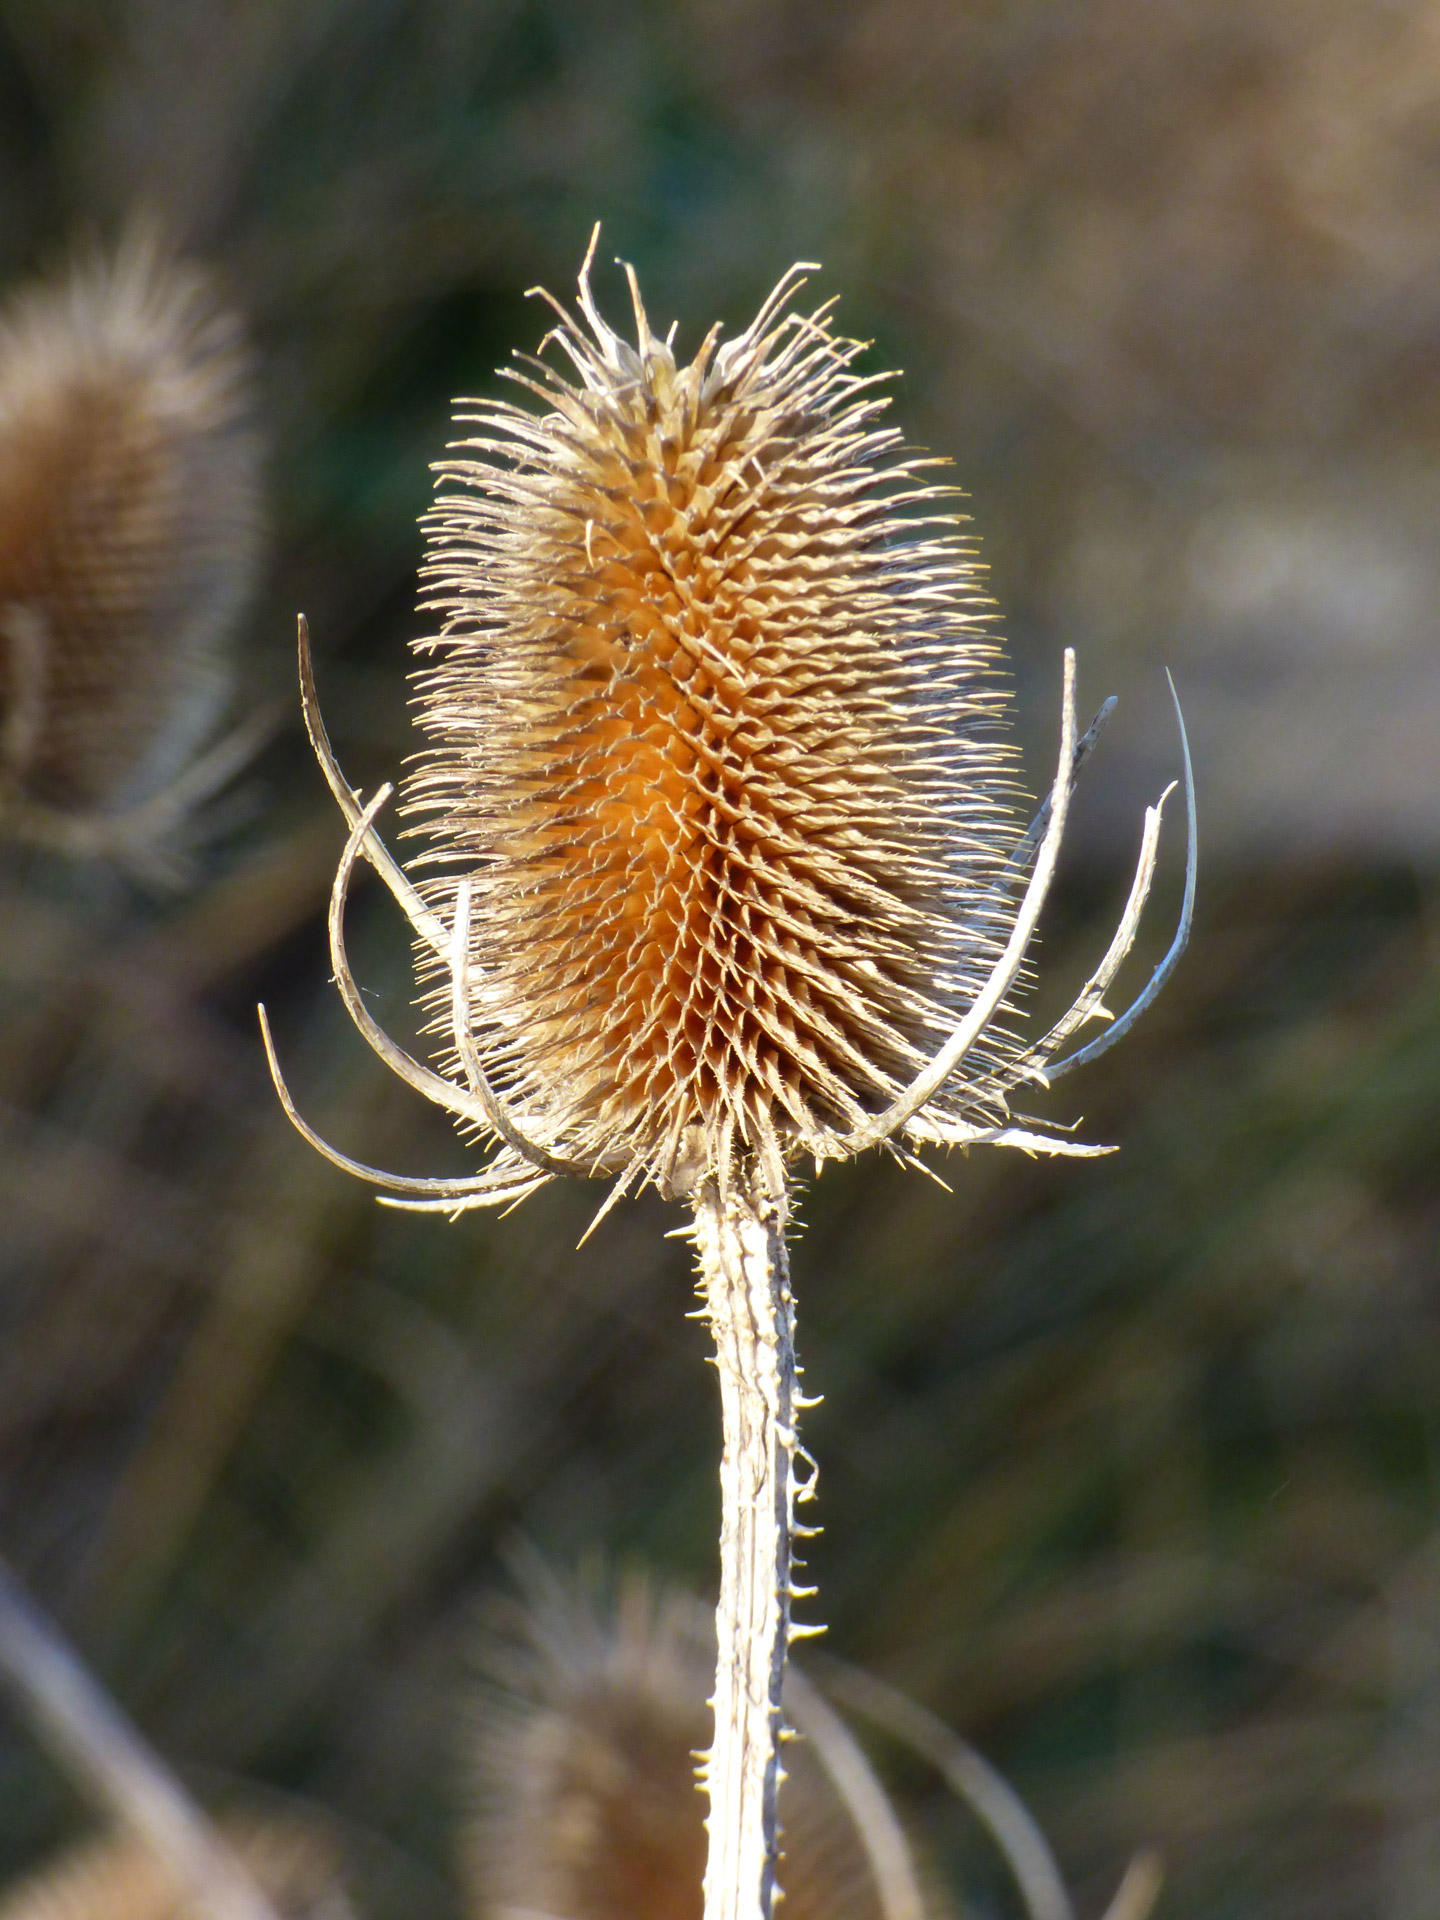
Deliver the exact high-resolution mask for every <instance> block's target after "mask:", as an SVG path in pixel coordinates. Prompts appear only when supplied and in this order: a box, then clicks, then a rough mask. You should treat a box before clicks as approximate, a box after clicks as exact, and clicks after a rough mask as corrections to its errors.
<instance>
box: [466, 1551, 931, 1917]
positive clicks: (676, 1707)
mask: <svg viewBox="0 0 1440 1920" xmlns="http://www.w3.org/2000/svg"><path fill="white" fill-rule="evenodd" d="M524 1586H525V1593H524V1598H523V1600H522V1601H520V1602H516V1603H512V1605H511V1606H510V1607H509V1608H507V1609H505V1610H503V1611H502V1610H500V1609H498V1608H497V1609H494V1610H493V1611H492V1616H491V1623H490V1626H489V1629H488V1631H487V1633H486V1636H485V1638H484V1640H483V1641H482V1643H481V1647H480V1650H479V1672H480V1676H481V1680H482V1688H481V1691H480V1692H479V1693H478V1694H477V1695H476V1697H475V1700H474V1702H473V1705H472V1706H471V1709H470V1715H469V1727H468V1730H467V1734H466V1739H465V1745H464V1750H463V1758H462V1785H463V1787H464V1789H465V1790H466V1792H467V1798H469V1800H470V1801H471V1805H470V1807H469V1809H468V1814H467V1822H466V1827H465V1835H464V1847H463V1852H462V1869H463V1872H464V1878H465V1883H466V1886H467V1889H468V1892H469V1898H470V1910H471V1911H472V1912H473V1913H474V1914H475V1915H476V1916H477V1917H478V1916H487V1915H500V1914H508V1913H520V1912H523V1913H536V1914H551V1915H554V1916H556V1920H690V1917H691V1916H696V1917H698V1915H699V1913H700V1911H701V1898H700V1883H701V1876H702V1873H703V1871H704V1866H705V1830H704V1803H703V1801H702V1800H701V1798H700V1796H699V1794H698V1793H697V1791H696V1783H695V1763H694V1755H695V1753H696V1751H697V1750H698V1749H700V1748H703V1747H704V1746H705V1745H706V1743H707V1741H708V1738H709V1728H710V1719H711V1716H710V1714H709V1711H708V1707H707V1697H708V1694H709V1691H710V1685H711V1681H712V1680H713V1677H714V1670H715V1631H714V1617H713V1614H712V1613H711V1611H710V1609H709V1608H708V1607H703V1606H701V1604H700V1603H699V1602H698V1601H695V1600H692V1599H691V1598H690V1597H689V1595H687V1594H683V1593H680V1592H677V1591H676V1590H674V1589H673V1588H666V1587H664V1586H662V1585H660V1584H659V1583H657V1582H656V1581H654V1580H652V1579H651V1578H649V1577H647V1576H645V1575H643V1574H639V1573H635V1572H631V1573H628V1574H626V1575H624V1576H622V1577H620V1578H619V1579H617V1580H614V1581H613V1582H602V1581H601V1580H600V1579H599V1578H597V1577H596V1575H595V1574H594V1572H593V1570H592V1571H591V1573H590V1575H589V1576H585V1577H581V1578H580V1579H578V1580H575V1581H573V1582H572V1581H562V1580H560V1579H558V1578H557V1577H556V1576H555V1575H553V1574H550V1573H547V1572H546V1571H545V1570H544V1569H533V1568H532V1569H531V1570H530V1572H529V1574H528V1576H527V1578H526V1580H525V1582H524ZM786 1706H787V1711H788V1713H789V1715H790V1718H791V1723H792V1725H794V1727H795V1728H796V1730H797V1732H798V1734H799V1736H800V1737H799V1738H798V1739H796V1740H795V1741H793V1742H791V1743H789V1744H787V1746H786V1749H785V1779H784V1782H783V1784H782V1787H781V1792H780V1809H781V1818H782V1821H783V1826H784V1834H785V1841H784V1845H785V1862H784V1885H785V1912H786V1913H787V1914H788V1915H789V1916H791V1920H942V1916H947V1915H948V1914H949V1913H950V1912H951V1907H950V1904H949V1902H948V1901H946V1900H945V1899H944V1897H943V1896H942V1895H941V1894H940V1893H939V1891H938V1889H937V1888H936V1887H935V1886H934V1884H933V1882H932V1880H931V1877H930V1876H929V1875H928V1874H926V1875H924V1877H923V1878H922V1875H921V1873H920V1872H919V1871H917V1867H916V1863H915V1861H914V1859H913V1858H912V1854H911V1848H910V1843H909V1841H908V1840H907V1837H906V1835H905V1833H904V1832H903V1830H902V1828H901V1826H900V1823H899V1821H898V1819H897V1817H896V1814H895V1812H894V1810H893V1809H892V1807H891V1805H890V1802H889V1799H888V1798H887V1796H886V1794H885V1791H884V1789H883V1788H882V1787H881V1785H880V1783H879V1781H878V1780H877V1779H876V1777H875V1775H874V1774H873V1773H872V1772H871V1770H870V1767H869V1764H868V1762H867V1761H866V1759H865V1757H864V1755H863V1754H862V1753H861V1751H860V1749H859V1747H858V1746H857V1745H856V1743H855V1741H854V1740H853V1738H852V1737H851V1735H850V1734H849V1733H848V1732H847V1730H846V1729H845V1727H844V1725H843V1723H842V1722H841V1721H840V1720H839V1719H838V1717H837V1716H836V1715H835V1714H834V1712H833V1711H832V1710H831V1709H830V1708H829V1707H828V1706H827V1705H826V1704H825V1702H824V1700H823V1699H822V1698H821V1696H820V1695H819V1694H818V1693H817V1692H816V1691H815V1689H814V1688H813V1687H811V1686H810V1685H809V1684H808V1683H807V1682H806V1681H805V1680H804V1678H803V1677H802V1676H800V1675H799V1674H798V1673H797V1672H796V1671H795V1669H794V1668H793V1667H792V1668H791V1669H790V1671H789V1673H788V1675H787V1690H786Z"/></svg>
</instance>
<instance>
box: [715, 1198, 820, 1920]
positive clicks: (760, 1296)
mask: <svg viewBox="0 0 1440 1920" xmlns="http://www.w3.org/2000/svg"><path fill="white" fill-rule="evenodd" d="M786 1212H787V1207H786V1201H785V1197H784V1195H783V1193H781V1194H778V1195H776V1194H771V1193H768V1192H765V1191H763V1190H762V1189H761V1187H760V1186H759V1184H758V1182H757V1183H756V1184H755V1185H753V1186H752V1187H751V1188H750V1189H749V1190H746V1189H743V1188H732V1189H731V1190H730V1191H728V1192H725V1193H722V1192H721V1191H720V1190H719V1188H718V1186H716V1185H715V1184H714V1183H708V1182H707V1184H706V1185H705V1186H704V1187H703V1188H702V1190H701V1192H700V1195H699V1197H698V1199H697V1201H696V1204H695V1242H696V1249H697V1253H698V1258H699V1266H700V1284H701V1288H702V1290H703V1292H704V1296H705V1312H706V1314H707V1316H708V1318H709V1321H710V1329H711V1333H712V1335H713V1337H714V1340H715V1364H716V1366H717V1368H718V1369H719V1373H720V1405H721V1413H722V1423H723V1432H724V1444H723V1450H722V1453H721V1458H720V1495H721V1519H720V1604H719V1606H718V1607H717V1609H716V1613H715V1631H716V1641H717V1646H718V1659H717V1662H716V1669H715V1695H714V1700H713V1705H714V1708H715V1743H714V1745H713V1746H712V1747H711V1749H710V1752H709V1754H708V1755H707V1756H706V1759H705V1763H704V1768H703V1775H704V1784H705V1786H706V1788H707V1790H708V1792H709V1795H710V1817H709V1820H708V1822H707V1825H708V1828H709V1833H710V1851H709V1858H708V1861H707V1864H706V1868H705V1920H770V1915H771V1912H772V1910H773V1907H774V1904H775V1896H776V1866H777V1860H778V1854H779V1829H778V1823H777V1820H776V1812H775V1801H776V1792H777V1789H778V1787H779V1784H780V1771H781V1770H780V1732H781V1704H780V1699H781V1688H782V1685H783V1682H784V1677H785V1655H786V1649H787V1645H788V1641H789V1635H790V1538H791V1529H792V1524H793V1514H792V1508H793V1504H794V1495H795V1486H794V1473H793V1468H794V1460H795V1445H796V1437H795V1417H796V1411H797V1408H798V1405H799V1399H800V1395H799V1389H798V1385H797V1381H796V1372H795V1320H794V1308H793V1304H792V1301H791V1297H790V1269H789V1262H788V1260H787V1257H786V1249H785V1219H786Z"/></svg>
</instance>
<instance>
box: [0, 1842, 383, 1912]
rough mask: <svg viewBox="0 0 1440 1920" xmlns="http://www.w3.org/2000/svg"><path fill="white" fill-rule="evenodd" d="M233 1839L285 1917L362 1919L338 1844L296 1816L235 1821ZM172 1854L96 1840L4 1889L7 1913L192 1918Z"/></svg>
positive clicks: (1, 1899) (1, 1901)
mask: <svg viewBox="0 0 1440 1920" xmlns="http://www.w3.org/2000/svg"><path fill="white" fill-rule="evenodd" d="M222 1832H223V1834H224V1837H225V1840H226V1841H227V1842H228V1844H229V1845H230V1847H231V1848H232V1849H233V1850H234V1853H235V1856H236V1858H237V1859H238V1860H239V1861H240V1862H241V1863H242V1864H243V1866H244V1867H245V1869H246V1871H247V1872H248V1873H250V1874H252V1875H253V1876H254V1880H255V1884H256V1886H257V1887H259V1888H261V1889H263V1891H264V1893H265V1895H266V1896H267V1897H268V1898H269V1899H270V1900H271V1901H273V1903H274V1908H275V1912H276V1915H277V1916H278V1920H355V1911H354V1908H353V1907H352V1906H351V1904H350V1900H349V1898H348V1896H347V1895H346V1894H345V1892H344V1890H343V1888H342V1886H341V1881H340V1865H339V1861H338V1858H337V1856H336V1854H335V1852H334V1849H333V1848H332V1847H331V1846H330V1845H329V1844H328V1842H327V1841H326V1840H325V1839H324V1838H323V1837H322V1836H321V1835H320V1834H318V1833H317V1832H316V1831H314V1830H313V1829H310V1828H307V1827H304V1826H300V1825H298V1824H295V1823H293V1822H287V1823H281V1822H277V1821H270V1822H265V1823H260V1822H254V1821H238V1820H237V1821H230V1822H226V1823H225V1824H224V1826H223V1827H222ZM194 1911H195V1909H194V1908H193V1906H192V1904H191V1902H190V1901H189V1900H187V1899H186V1898H185V1896H184V1895H183V1894H182V1893H180V1892H177V1890H176V1886H175V1882H174V1880H173V1878H172V1877H171V1875H170V1873H169V1872H168V1871H167V1862H166V1861H165V1860H164V1859H163V1858H162V1857H161V1856H159V1855H157V1854H156V1853H155V1852H154V1851H153V1850H152V1849H150V1848H149V1847H147V1846H146V1845H145V1844H144V1843H143V1842H142V1841H140V1840H137V1839H131V1838H128V1837H127V1838H121V1839H105V1840H92V1841H88V1842H84V1843H82V1844H80V1845H78V1846H76V1847H73V1848H71V1849H70V1851H69V1852H67V1853H66V1854H64V1855H63V1856H62V1857H61V1858H60V1859H59V1860H56V1861H54V1862H52V1863H51V1864H50V1865H49V1866H46V1867H42V1868H40V1869H39V1870H38V1871H37V1872H35V1873H34V1874H32V1875H30V1876H29V1877H28V1878H26V1879H24V1880H22V1881H20V1882H19V1883H18V1884H17V1885H15V1886H13V1887H11V1888H9V1889H8V1890H7V1891H6V1892H5V1893H4V1894H0V1920H190V1916H191V1914H192V1913H193V1912H194Z"/></svg>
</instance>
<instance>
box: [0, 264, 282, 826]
mask: <svg viewBox="0 0 1440 1920" xmlns="http://www.w3.org/2000/svg"><path fill="white" fill-rule="evenodd" d="M245 374H246V357H245V355H244V353H243V352H242V350H241V345H240V339H239V331H238V328H237V326H236V324H235V322H234V321H233V320H232V319H231V318H230V316H229V315H228V314H226V313H225V312H223V311H222V310H221V308H220V307H219V306H218V304H217V302H216V300H215V297H214V294H213V292H212V290H211V288H210V286H209V284H208V282H207V280H206V279H205V277H204V276H203V275H202V274H201V273H200V272H198V271H197V270H196V269H194V268H191V267H186V266H182V265H178V264H174V263H167V262H166V261H165V259H164V257H163V254H162V252H161V250H160V248H159V247H158V246H157V244H156V243H155V242H154V241H153V239H151V238H149V237H147V236H144V235H138V234H137V235H135V236H132V238H131V239H130V241H129V242H128V243H127V244H126V245H124V246H123V247H121V249H120V250H119V251H118V253H117V254H116V255H115V256H114V257H113V258H109V259H102V258H98V257H97V258H95V259H93V260H88V261H84V262H81V263H79V264H77V265H75V266H72V267H71V268H69V269H67V270H66V271H65V272H64V273H63V274H62V275H60V276H59V277H57V278H56V279H55V280H53V281H51V282H43V283H39V284H36V285H34V286H32V287H29V288H27V289H25V290H24V291H22V292H20V293H18V294H16V295H15V296H13V297H12V298H11V300H10V301H9V304H8V305H7V306H6V307H5V308H4V309H3V310H0V735H3V738H0V785H3V786H4V787H5V788H7V789H8V790H9V794H10V797H12V798H20V799H23V800H25V801H28V802H32V803H35V804H38V805H40V806H46V807H51V808H58V809H62V810H65V811H68V812H78V811H82V810H102V811H113V810H117V809H120V808H123V807H127V806H131V805H134V804H135V803H137V802H139V801H141V800H143V799H145V798H146V797H148V796H149V795H150V794H151V793H153V792H154V791H155V790H156V789H157V788H159V787H160V786H161V785H162V784H163V783H164V782H165V781H167V780H169V779H170V778H172V777H173V776H174V775H175V774H176V773H177V772H178V771H179V770H180V768H181V767H182V766H183V765H184V764H185V762H186V761H187V760H188V759H189V757H190V755H191V754H192V753H193V752H194V750H195V748H196V747H197V745H198V744H199V743H200V741H201V739H202V737H203V735H204V734H205V733H206V732H207V731H208V730H209V728H210V726H211V724H212V723H213V720H214V718H215V715H216V712H217V709H218V707H219V704H220V701H221V698H222V697H223V695H224V694H225V692H226V691H227V690H228V686H229V679H230V673H229V667H228V662H227V659H226V649H225V644H224V643H225V642H226V641H227V639H228V636H229V630H230V628H231V626H232V624H233V620H234V616H235V615H236V613H237V611H238V609H239V606H240V604H241V603H242V600H243V597H244V595H245V593H246V591H247V590H248V587H249V583H250V578H251V575H252V572H253V563H254V558H255V549H256V531H257V519H258V486H259V476H258V448H257V443H256V439H255V436H254V434H253V432H252V431H251V428H250V425H249V421H248V415H249V405H248V397H247V393H246V379H245Z"/></svg>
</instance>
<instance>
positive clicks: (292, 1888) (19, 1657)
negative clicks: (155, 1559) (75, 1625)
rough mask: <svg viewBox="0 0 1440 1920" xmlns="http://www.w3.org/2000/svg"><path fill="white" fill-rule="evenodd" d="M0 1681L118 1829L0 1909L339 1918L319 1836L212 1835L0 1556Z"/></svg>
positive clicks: (81, 1914) (343, 1909)
mask: <svg viewBox="0 0 1440 1920" xmlns="http://www.w3.org/2000/svg"><path fill="white" fill-rule="evenodd" d="M0 1685H3V1686H4V1687H5V1688H6V1689H7V1690H8V1691H9V1692H10V1693H11V1694H12V1695H13V1696H14V1698H15V1699H16V1700H17V1701H18V1703H19V1704H20V1706H21V1708H22V1709H23V1711H24V1712H25V1714H26V1716H27V1718H28V1719H29V1721H30V1723H31V1724H32V1725H33V1726H34V1728H35V1729H36V1731H37V1733H38V1734H39V1735H40V1737H41V1739H42V1740H43V1741H44V1743H45V1745H46V1746H47V1748H48V1749H49V1750H50V1751H51V1752H52V1753H53V1754H54V1756H55V1758H56V1759H57V1760H58V1761H59V1763H60V1764H61V1766H62V1767H63V1768H64V1769H65V1771H66V1772H67V1773H68V1774H69V1775H70V1776H71V1777H72V1778H73V1779H74V1780H75V1782H76V1783H77V1785H79V1786H80V1788H81V1789H82V1791H84V1793H85V1794H86V1795H87V1797H88V1798H89V1799H90V1800H91V1801H92V1802H93V1803H94V1804H95V1805H96V1806H97V1807H98V1808H99V1810H100V1811H101V1812H102V1813H103V1814H105V1815H106V1816H107V1817H108V1818H109V1819H110V1820H111V1821H112V1822H113V1823H114V1825H115V1826H116V1827H117V1828H118V1830H119V1834H120V1836H121V1837H120V1838H118V1839H116V1840H113V1841H109V1842H101V1843H96V1844H95V1845H93V1846H91V1847H88V1848H84V1849H82V1850H81V1851H80V1852H79V1853H78V1854H76V1855H72V1856H70V1857H69V1858H67V1859H66V1860H65V1861H62V1862H61V1863H60V1864H59V1865H58V1866H55V1867H53V1868H50V1869H48V1870H46V1871H45V1872H43V1873H42V1874H40V1875H39V1876H37V1877H36V1878H35V1879H34V1880H32V1881H30V1882H29V1883H27V1884H26V1885H25V1886H23V1887H21V1888H20V1889H19V1890H18V1891H16V1892H14V1893H12V1894H10V1895H9V1896H8V1897H7V1898H6V1899H5V1901H4V1902H3V1903H0V1920H184V1917H185V1916H188V1915H190V1914H194V1915H197V1916H200V1920H347V1916H348V1912H349V1909H348V1906H347V1904H346V1902H345V1900H344V1897H343V1895H342V1894H341V1893H340V1892H339V1890H338V1882H337V1879H336V1875H335V1865H334V1862H333V1861H332V1860H330V1859H329V1858H328V1854H327V1852H326V1850H325V1849H324V1847H323V1845H322V1843H320V1842H319V1841H318V1840H316V1839H315V1837H314V1836H313V1835H306V1834H302V1833H299V1832H291V1831H288V1830H281V1829H277V1828H271V1827H253V1828H246V1829H239V1830H237V1832H236V1833H235V1834H233V1835H230V1836H227V1837H222V1836H221V1834H220V1833H218V1832H217V1831H216V1829H215V1828H214V1827H213V1826H212V1825H211V1823H210V1821H209V1820H208V1819H207V1818H206V1816H205V1814H204V1813H202V1812H201V1810H200V1809H199V1808H198V1807H197V1806H196V1805H195V1803H194V1802H193V1801H192V1800H191V1798H190V1796H189V1794H187V1793H186V1792H185V1790H184V1788H183V1787H182V1786H181V1785H180V1783H179V1782H178V1781H177V1780H176V1779H175V1777H174V1776H173V1774H172V1773H171V1772H170V1769H169V1768H168V1767H167V1766H166V1765H165V1763H164V1762H163V1761H162V1760H161V1759H160V1758H159V1757H158V1755H156V1754H155V1753H153V1752H152V1751H151V1750H150V1748H149V1747H148V1746H147V1745H146V1743H145V1742H144V1740H142V1739H141V1737H140V1735H139V1734H138V1733H137V1732H136V1730H135V1728H134V1727H133V1726H131V1724H130V1722H129V1721H128V1720H127V1719H126V1718H125V1716H124V1714H122V1713H121V1711H120V1709H119V1708H118V1707H117V1706H116V1704H115V1702H114V1701H113V1700H112V1699H111V1698H110V1696H109V1695H108V1694H107V1693H106V1692H105V1690H104V1688H103V1687H101V1686H100V1684H99V1683H98V1681H96V1679H95V1678H94V1676H93V1675H92V1674H91V1673H90V1672H89V1671H88V1669H87V1668H86V1667H85V1665H84V1664H83V1662H82V1661H81V1660H80V1659H79V1657H78V1656H77V1655H76V1654H75V1652H74V1650H73V1649H72V1648H71V1647H69V1646H68V1645H67V1644H66V1643H65V1641H64V1640H63V1639H62V1638H61V1636H60V1634H59V1632H58V1630H57V1629H56V1628H55V1626H54V1625H53V1624H52V1623H51V1622H50V1621H49V1620H48V1619H47V1618H46V1617H45V1615H44V1614H43V1613H42V1612H41V1611H40V1609H39V1608H38V1607H37V1606H36V1605H35V1604H34V1602H33V1601H32V1600H31V1599H30V1598H29V1596H28V1595H27V1594H26V1593H25V1591H24V1589H23V1588H22V1587H21V1586H20V1585H19V1584H18V1582H17V1581H16V1580H15V1579H14V1577H13V1576H12V1575H11V1574H10V1573H9V1572H8V1571H7V1570H6V1568H5V1567H4V1566H0ZM272 1898H273V1900H275V1901H277V1902H279V1904H280V1909H281V1910H280V1911H277V1907H276V1906H274V1905H272V1904H271V1902H272Z"/></svg>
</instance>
